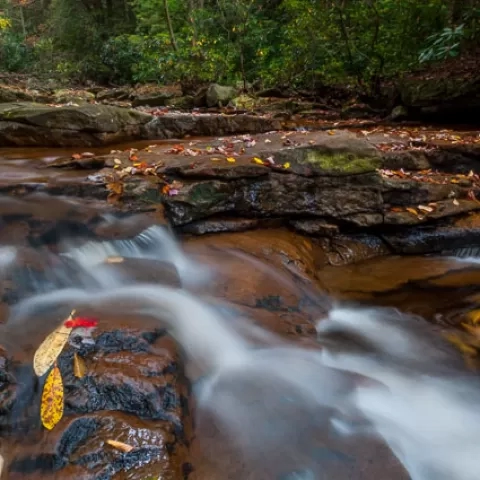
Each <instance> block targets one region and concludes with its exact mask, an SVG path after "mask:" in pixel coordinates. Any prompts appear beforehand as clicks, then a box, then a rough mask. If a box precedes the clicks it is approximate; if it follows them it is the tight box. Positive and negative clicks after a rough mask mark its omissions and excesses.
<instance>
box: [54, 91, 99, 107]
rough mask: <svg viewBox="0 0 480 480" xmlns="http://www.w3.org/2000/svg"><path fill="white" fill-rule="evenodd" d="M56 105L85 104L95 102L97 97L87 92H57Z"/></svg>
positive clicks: (55, 94)
mask: <svg viewBox="0 0 480 480" xmlns="http://www.w3.org/2000/svg"><path fill="white" fill-rule="evenodd" d="M54 99H55V102H56V103H70V102H71V103H77V104H85V103H90V102H93V101H94V100H95V95H94V94H93V93H91V92H88V91H86V90H69V89H63V90H57V91H55V93H54Z"/></svg>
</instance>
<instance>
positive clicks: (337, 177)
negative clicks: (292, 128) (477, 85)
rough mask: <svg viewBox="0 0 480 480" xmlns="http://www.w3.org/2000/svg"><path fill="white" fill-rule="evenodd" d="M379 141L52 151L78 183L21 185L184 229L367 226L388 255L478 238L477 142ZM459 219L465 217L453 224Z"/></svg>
mask: <svg viewBox="0 0 480 480" xmlns="http://www.w3.org/2000/svg"><path fill="white" fill-rule="evenodd" d="M376 142H377V140H376V139H375V138H371V139H366V138H360V137H359V136H357V135H355V134H353V133H350V132H344V131H343V132H342V131H336V132H335V133H334V134H332V132H269V133H266V134H258V135H254V136H251V135H243V136H235V137H226V138H225V137H224V138H217V139H210V140H193V141H190V140H187V141H184V142H183V143H182V142H181V143H179V144H177V145H172V144H170V145H163V146H162V145H158V146H150V147H148V148H145V149H144V150H139V151H137V150H126V151H123V152H120V151H113V152H112V153H111V154H108V155H102V156H95V157H86V158H80V159H78V158H75V159H74V158H64V159H60V160H58V161H56V162H55V163H54V164H52V165H50V166H49V168H55V169H63V171H64V172H65V175H67V174H68V173H71V172H69V171H70V170H72V169H73V170H77V171H81V170H85V177H84V181H82V182H78V179H77V180H76V181H75V182H70V183H69V182H68V181H65V182H59V183H47V184H28V185H23V186H22V189H21V192H23V193H25V192H27V193H28V192H31V191H42V192H47V193H53V194H57V195H58V194H60V195H70V196H77V197H85V198H87V197H90V198H96V199H101V200H105V199H108V202H109V208H112V209H113V210H119V211H122V212H124V213H132V212H142V211H148V210H149V209H150V210H152V209H157V208H158V207H159V206H160V205H161V206H162V208H163V209H164V212H165V217H166V221H167V222H168V223H170V224H171V225H172V226H173V227H174V228H175V229H176V230H177V231H178V232H180V233H187V234H197V235H198V234H207V233H218V232H227V231H243V230H250V229H254V228H263V227H265V228H270V227H277V226H287V227H289V228H292V229H295V230H297V231H298V232H300V233H302V234H304V235H309V236H314V237H319V238H334V237H335V238H339V236H342V235H343V236H345V235H347V236H348V235H355V236H358V235H360V236H361V237H362V239H365V236H367V238H370V239H372V238H373V243H374V244H378V243H380V244H381V245H382V246H383V247H382V248H386V249H387V250H389V251H393V252H397V253H427V252H439V251H443V250H444V249H445V248H448V245H454V248H463V247H469V246H472V245H474V244H475V243H476V242H477V241H478V240H479V239H480V237H479V233H480V231H479V230H478V229H477V227H475V226H472V225H471V224H472V222H473V223H475V222H474V221H473V219H474V218H476V217H475V215H476V213H475V212H477V211H478V210H480V202H479V201H478V200H477V197H478V198H480V197H479V196H480V179H479V176H478V173H477V172H479V171H480V163H479V162H480V149H479V148H478V146H471V145H470V146H468V145H467V146H465V145H458V146H451V145H450V146H445V147H443V146H437V147H435V148H433V147H432V146H429V147H428V148H427V147H426V148H425V149H416V150H409V149H408V148H406V149H404V150H401V151H397V150H394V151H382V150H381V149H379V148H378V145H377V143H376ZM393 168H396V169H398V170H393ZM18 188H19V185H7V186H4V187H2V190H3V191H4V192H8V191H10V192H12V193H15V192H18ZM461 219H469V221H470V225H469V226H465V225H463V226H462V227H460V226H459V225H458V222H459V221H460V220H461ZM427 237H428V238H429V240H428V241H427V240H425V239H426V238H427ZM452 238H454V239H455V241H453V242H452ZM362 241H363V240H362ZM369 241H370V240H369ZM452 248H453V247H452Z"/></svg>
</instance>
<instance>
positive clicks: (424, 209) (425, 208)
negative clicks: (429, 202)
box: [417, 205, 433, 213]
mask: <svg viewBox="0 0 480 480" xmlns="http://www.w3.org/2000/svg"><path fill="white" fill-rule="evenodd" d="M417 208H418V209H419V210H421V211H422V212H427V213H432V212H433V208H432V207H427V206H425V205H419V206H418V207H417Z"/></svg>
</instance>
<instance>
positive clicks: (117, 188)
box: [107, 182, 123, 195]
mask: <svg viewBox="0 0 480 480" xmlns="http://www.w3.org/2000/svg"><path fill="white" fill-rule="evenodd" d="M107 190H108V191H109V192H110V193H113V194H115V195H121V194H122V193H123V183H122V182H111V183H107Z"/></svg>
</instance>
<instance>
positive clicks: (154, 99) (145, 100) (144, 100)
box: [97, 92, 173, 107]
mask: <svg viewBox="0 0 480 480" xmlns="http://www.w3.org/2000/svg"><path fill="white" fill-rule="evenodd" d="M97 98H98V97H97ZM172 98H173V93H171V92H160V93H152V94H149V95H148V94H144V95H138V96H136V97H134V99H133V101H132V106H133V107H143V106H149V107H164V106H165V105H167V104H168V103H169V102H170V101H171V100H172ZM118 100H122V98H118Z"/></svg>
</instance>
